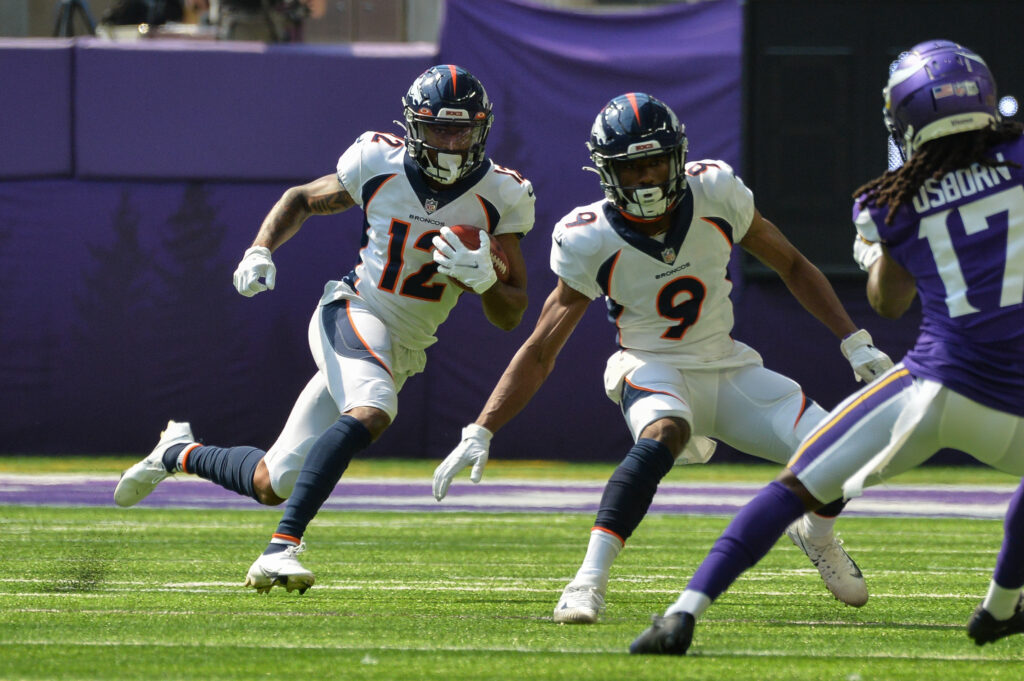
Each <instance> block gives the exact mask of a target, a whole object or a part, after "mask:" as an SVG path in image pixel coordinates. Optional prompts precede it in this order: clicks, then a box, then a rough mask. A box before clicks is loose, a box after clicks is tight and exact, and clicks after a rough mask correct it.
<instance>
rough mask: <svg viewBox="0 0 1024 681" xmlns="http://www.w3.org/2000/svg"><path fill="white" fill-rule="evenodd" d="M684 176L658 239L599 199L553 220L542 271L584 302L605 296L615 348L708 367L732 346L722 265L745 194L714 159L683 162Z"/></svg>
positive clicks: (746, 221)
mask: <svg viewBox="0 0 1024 681" xmlns="http://www.w3.org/2000/svg"><path fill="white" fill-rule="evenodd" d="M686 174H687V177H686V180H687V184H688V185H689V190H688V191H687V192H686V193H685V195H684V196H683V198H682V199H681V200H680V202H679V205H678V206H677V208H676V209H675V212H674V215H675V217H674V221H673V223H672V226H671V227H670V228H669V229H668V231H667V232H665V233H664V234H663V235H662V236H664V241H661V240H658V239H654V238H651V237H647V236H645V235H643V234H641V233H640V232H637V231H636V230H634V229H633V228H632V227H631V226H630V222H629V220H628V219H627V218H625V217H624V216H623V215H622V214H621V213H620V212H619V211H618V210H617V209H616V208H615V207H614V206H613V205H612V204H610V203H608V202H607V201H598V202H595V203H592V204H590V205H588V206H582V207H579V208H577V209H575V210H574V211H572V212H571V213H569V214H568V215H567V216H565V217H564V218H562V220H561V221H559V223H558V224H557V225H556V226H555V230H554V232H553V234H552V239H553V242H554V243H553V244H552V247H551V269H552V270H554V272H555V274H557V275H558V276H559V277H560V278H561V279H563V280H564V281H565V282H566V283H567V284H569V286H571V287H572V288H574V289H576V290H577V291H579V292H580V293H582V294H584V295H586V296H587V297H589V298H590V299H591V300H593V299H595V298H598V297H600V296H604V297H605V298H606V299H607V303H608V314H609V320H610V321H612V322H613V323H614V324H615V325H616V326H617V327H618V338H617V341H618V344H619V347H621V348H623V349H627V350H638V351H646V352H657V353H665V354H671V355H672V360H671V361H672V364H673V365H675V366H708V365H711V364H714V363H715V362H718V361H719V360H723V359H725V358H727V357H730V356H732V355H734V353H735V351H736V347H735V345H734V343H733V340H732V338H730V336H729V333H730V332H731V331H732V326H733V311H732V302H731V301H730V300H729V292H730V291H731V290H732V283H731V282H730V281H729V279H728V272H727V267H728V265H729V258H730V256H731V254H732V248H733V245H734V244H735V243H736V242H738V241H740V240H741V239H742V238H743V237H744V235H745V234H746V232H747V229H749V227H750V222H751V220H753V217H754V197H753V194H752V193H751V191H750V190H749V189H747V187H746V186H745V185H744V184H743V181H742V180H740V179H739V178H738V177H736V176H735V175H734V174H733V172H732V168H730V167H729V166H728V165H727V164H726V163H723V162H722V161H698V162H694V163H688V164H686Z"/></svg>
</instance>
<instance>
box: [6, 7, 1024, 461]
mask: <svg viewBox="0 0 1024 681" xmlns="http://www.w3.org/2000/svg"><path fill="white" fill-rule="evenodd" d="M112 2H113V0H87V2H86V4H88V5H89V6H90V8H91V11H92V14H93V15H94V16H95V17H97V18H98V17H99V16H100V15H101V14H102V13H103V12H104V11H105V10H106V9H107V8H108V7H109V6H110V5H111V4H112ZM60 8H61V2H56V3H55V2H54V0H4V1H3V2H2V3H0V93H2V96H0V291H3V293H4V300H3V304H2V305H0V349H2V352H0V396H2V399H0V401H2V403H3V405H4V408H3V409H0V451H3V452H6V453H26V454H53V453H118V454H123V453H138V452H145V451H148V450H149V449H150V447H152V444H153V443H154V442H155V441H156V437H157V434H158V433H159V431H160V429H161V428H162V426H163V424H164V423H165V422H166V420H167V419H168V418H174V419H177V420H189V421H191V422H192V424H193V427H194V429H195V432H196V433H197V435H198V436H199V437H201V438H203V439H205V440H206V441H208V442H210V443H214V444H241V443H248V444H253V445H257V446H263V447H266V446H268V445H269V444H270V443H271V442H272V441H273V439H274V437H275V435H276V433H277V431H278V429H279V428H280V426H281V425H282V424H283V423H284V419H285V417H286V416H287V413H288V410H289V408H290V407H291V404H292V401H293V399H294V398H295V396H296V395H297V394H298V391H299V390H300V388H301V387H302V386H303V385H304V384H305V382H306V381H307V379H308V377H309V375H310V373H311V372H312V371H313V370H314V367H313V364H312V361H311V360H310V358H309V352H308V349H307V345H306V324H307V321H308V318H309V314H310V313H311V312H312V309H313V306H314V305H315V303H316V301H317V299H318V297H319V294H320V291H321V288H322V285H323V282H324V281H326V280H328V279H330V278H337V277H339V276H341V275H343V274H344V273H345V272H347V271H348V270H349V269H350V267H351V266H352V264H353V263H354V262H355V258H356V251H357V248H358V234H359V229H360V225H361V215H360V214H359V212H358V211H350V212H349V213H346V214H344V215H342V216H338V217H333V218H314V219H312V220H311V221H310V222H308V223H307V225H306V227H305V229H304V230H303V233H302V234H301V236H300V237H298V238H297V239H296V240H294V241H292V242H291V243H289V244H288V245H287V246H286V247H285V248H283V249H282V250H281V251H280V252H279V254H278V255H276V256H275V260H276V262H277V264H278V285H277V289H276V290H275V291H273V292H272V293H269V294H265V295H262V296H259V297H257V298H254V299H252V300H246V299H243V298H241V297H239V296H238V295H237V294H236V293H235V291H234V290H233V288H232V286H231V272H232V271H233V270H234V267H235V264H236V262H237V260H238V258H239V257H240V255H241V253H242V251H243V250H244V249H245V248H246V247H247V246H248V245H249V243H250V242H251V239H252V237H253V235H254V234H255V232H256V229H257V228H258V226H259V223H260V220H261V219H262V217H263V215H264V214H265V213H266V211H267V210H268V209H269V207H270V206H271V205H272V204H273V202H274V201H275V200H276V199H277V197H278V196H279V195H280V193H281V192H282V191H283V190H284V189H285V188H286V187H288V186H290V185H292V184H296V183H299V182H304V181H307V180H309V179H312V178H314V177H318V176H320V175H323V174H326V173H329V172H330V171H331V170H332V169H333V167H334V164H335V161H336V159H337V157H338V155H339V154H340V153H341V152H342V151H343V150H344V149H345V148H346V147H347V146H348V144H350V143H351V142H352V141H353V140H354V139H355V137H356V136H357V135H358V134H360V133H361V132H363V131H364V130H369V129H376V130H384V131H395V130H396V129H397V128H396V127H395V126H394V124H393V123H392V121H393V120H395V119H397V118H399V117H400V114H401V112H400V103H399V99H400V97H401V95H402V94H404V92H405V90H406V88H407V87H408V85H409V84H410V83H411V82H412V80H413V79H414V78H415V77H416V75H418V74H419V73H420V72H421V71H422V70H423V69H425V68H426V67H428V66H430V65H432V64H435V63H441V62H454V63H458V64H460V65H462V66H464V67H466V68H468V69H469V70H470V71H472V72H473V73H474V74H476V75H477V76H478V77H480V79H481V80H482V81H483V83H484V84H485V86H486V87H487V89H488V92H489V93H490V95H491V98H492V99H493V100H494V102H495V112H496V122H495V126H494V129H493V131H492V133H491V138H490V141H489V152H490V155H491V156H492V157H493V158H494V159H495V160H496V161H497V162H498V163H500V164H502V165H505V166H508V167H511V168H515V169H517V170H519V171H521V172H522V173H523V174H524V175H526V176H527V177H528V178H529V179H531V180H532V181H533V183H534V185H535V187H536V191H537V196H538V203H537V223H536V226H535V228H534V231H533V232H532V233H531V234H530V235H529V236H528V237H527V238H526V239H525V241H524V243H523V246H524V252H525V254H526V257H527V260H528V262H529V265H530V277H531V283H530V293H531V309H530V310H528V312H527V315H526V318H525V320H524V322H523V324H522V325H521V326H520V328H519V329H516V330H515V331H514V332H512V333H508V334H503V333H501V332H498V331H497V330H496V329H493V328H492V327H490V326H489V325H487V324H486V323H485V322H484V321H483V317H482V315H481V313H480V310H479V304H478V303H476V302H475V301H474V300H472V299H470V300H467V301H464V302H463V304H462V305H460V306H459V308H458V309H456V311H455V314H454V315H453V316H452V318H451V320H450V321H449V322H448V324H446V325H445V326H443V327H442V328H441V331H440V334H439V338H440V342H439V343H438V344H437V345H436V346H435V347H434V348H432V349H431V350H430V351H429V368H428V369H427V372H426V373H425V374H422V375H420V376H418V377H415V378H414V379H412V380H410V381H409V383H408V384H407V385H406V387H405V389H404V390H403V392H402V401H401V405H400V417H399V418H398V419H397V421H396V422H395V424H394V426H393V427H392V428H391V429H390V430H389V431H388V433H386V434H385V436H384V437H383V438H382V439H381V441H380V442H379V443H378V444H377V445H376V446H375V448H374V456H385V457H402V458H409V457H430V458H439V457H442V456H443V455H445V454H446V453H447V451H448V450H449V448H450V447H451V446H452V445H453V444H454V443H455V442H456V441H457V440H458V437H459V430H460V428H461V426H462V425H463V424H464V423H466V422H467V421H469V420H472V419H473V418H474V417H475V416H476V414H477V411H478V410H479V408H480V406H481V405H482V403H483V401H484V399H485V398H486V395H487V394H488V392H489V390H490V387H491V386H492V385H493V383H494V381H495V380H496V379H497V377H498V375H499V374H500V372H501V370H502V369H503V368H504V366H505V364H506V363H507V361H508V359H509V358H510V357H511V355H512V353H513V352H514V351H515V349H516V348H517V347H518V346H519V344H520V343H521V342H522V340H523V339H524V338H525V337H526V335H528V333H529V331H530V329H531V327H532V324H533V321H534V319H535V318H536V315H537V313H538V311H539V309H540V305H541V302H542V301H543V299H544V297H545V296H546V294H547V292H548V291H549V290H550V287H551V286H552V284H553V275H552V274H551V273H550V271H549V270H548V250H549V243H550V240H549V234H550V228H551V226H552V225H553V224H554V222H555V221H556V220H557V219H558V218H559V217H560V216H561V215H563V214H564V213H565V212H567V211H568V210H570V209H571V208H572V207H574V206H576V205H579V204H581V203H586V202H589V201H592V200H594V198H596V197H597V196H598V188H597V185H596V182H595V181H594V179H593V177H592V176H591V175H589V174H587V173H583V172H581V171H580V166H582V165H584V164H586V163H587V162H588V158H587V155H586V151H585V148H584V146H583V142H584V140H585V139H586V137H587V133H588V131H589V127H590V123H591V121H592V120H593V117H594V115H595V114H596V112H597V111H598V110H599V109H600V107H601V106H602V105H603V104H604V103H605V102H606V101H607V100H608V99H610V98H611V97H613V96H615V95H617V94H620V93H622V92H626V91H631V90H640V91H647V92H650V93H652V94H654V95H655V96H658V97H660V98H662V99H664V100H665V101H667V102H668V103H669V104H670V105H671V106H672V107H673V108H674V109H675V110H676V111H677V113H679V115H680V118H681V119H682V120H683V122H684V123H685V124H686V125H687V132H688V134H689V137H690V148H691V152H690V156H689V158H690V160H698V159H701V158H716V159H722V160H725V161H726V162H728V163H730V164H732V165H733V166H734V167H736V168H737V170H738V171H739V172H740V174H741V175H742V176H743V177H744V179H745V180H746V182H747V183H748V185H749V186H751V188H752V189H753V190H754V192H755V196H756V199H757V203H758V206H759V208H760V209H761V211H762V212H763V213H764V214H765V215H766V216H767V217H768V218H769V219H771V220H773V221H775V222H776V223H777V224H779V226H780V227H781V228H782V229H783V231H784V232H785V233H787V234H788V235H789V236H790V238H791V239H792V240H793V241H794V242H795V243H796V244H797V245H798V246H799V247H800V248H801V249H803V250H804V251H805V253H807V255H808V256H809V257H810V258H811V259H812V260H813V261H815V262H816V263H817V264H818V265H819V266H820V267H821V268H822V269H823V270H824V271H825V272H826V273H827V274H829V275H830V277H831V278H832V280H833V282H834V284H835V286H836V288H837V290H838V291H839V293H840V295H841V297H842V298H843V299H844V302H845V303H846V304H847V306H848V309H849V310H850V312H851V314H852V315H853V317H854V319H855V320H856V321H857V322H858V323H860V324H862V325H864V326H865V327H866V328H868V329H869V330H870V331H871V332H872V333H873V335H874V337H875V340H876V342H877V344H878V345H879V346H880V347H882V348H883V349H884V350H886V351H887V352H889V353H890V354H891V355H892V356H893V357H894V358H897V357H899V356H902V354H903V352H904V351H905V350H906V349H907V348H908V347H909V345H910V343H911V342H912V340H913V337H914V331H915V328H916V324H917V314H918V313H917V311H916V309H912V310H911V312H910V313H909V314H908V315H907V317H906V318H905V319H904V320H900V321H898V322H887V321H884V320H881V319H879V318H876V317H875V316H874V315H873V314H872V313H871V312H870V310H869V308H868V306H867V303H866V301H865V300H864V295H863V284H864V279H863V275H862V274H861V273H860V272H859V271H858V270H856V269H855V267H854V266H853V264H852V261H851V259H850V242H851V239H852V235H853V231H852V226H851V225H850V224H849V211H850V199H849V194H850V192H851V191H852V190H853V189H854V188H855V187H857V186H859V185H860V184H861V183H862V182H863V181H865V180H867V179H869V178H871V177H874V176H876V175H878V174H880V173H881V172H882V171H883V170H885V168H886V163H887V153H886V138H885V134H884V130H883V127H882V123H881V114H880V109H881V96H880V91H881V87H882V85H883V82H884V77H885V73H886V66H887V65H888V64H889V63H890V62H891V61H892V60H893V59H894V58H895V57H896V56H897V55H898V54H899V53H900V52H901V51H902V50H903V49H905V48H906V47H909V46H911V45H913V44H915V43H917V42H919V41H921V40H924V39H928V38H948V39H952V40H957V41H959V42H962V43H964V44H965V45H968V46H970V47H971V48H972V49H975V50H976V51H978V52H979V53H981V54H982V55H983V56H985V57H986V59H987V60H988V61H989V63H990V65H991V67H992V69H993V71H994V73H996V74H997V75H998V76H999V77H1000V81H999V85H1000V90H1001V92H1002V93H1003V94H1012V95H1017V96H1018V97H1019V96H1021V95H1022V94H1024V71H1022V70H1021V69H1020V68H1019V47H1018V43H1017V42H1016V40H1017V36H1016V32H1017V31H1018V27H1019V26H1021V25H1024V3H1021V2H1019V0H973V1H972V2H970V3H965V2H962V1H960V2H952V1H945V0H937V1H931V2H929V1H925V0H887V1H883V0H878V1H873V0H850V1H845V2H839V1H837V2H832V1H828V0H822V1H814V0H750V1H748V2H741V1H739V0H706V1H704V2H655V3H646V2H645V3H641V2H636V3H623V2H619V3H609V2H600V1H598V0H590V1H585V0H559V1H553V0H547V1H540V0H530V1H528V0H447V1H446V2H445V1H443V0H390V1H389V0H374V1H370V0H366V1H358V0H337V1H334V2H328V8H327V14H326V15H325V16H324V17H323V18H322V19H317V20H308V21H307V22H306V26H305V42H304V43H302V44H297V43H289V44H270V45H268V44H263V43H254V42H228V41H216V40H211V39H209V36H208V35H198V34H197V35H194V36H192V37H191V38H188V37H181V36H180V35H179V36H177V37H168V35H167V34H161V33H160V32H159V31H153V32H151V36H153V38H152V39H142V38H138V37H137V38H138V39H134V40H126V39H119V40H109V39H102V38H95V37H89V36H84V35H82V32H83V31H81V30H80V31H78V35H77V36H75V37H71V38H52V37H49V36H50V35H51V34H52V32H53V28H54V16H55V12H56V11H57V10H59V9H60ZM79 28H81V26H79ZM732 275H733V279H734V283H735V287H736V288H735V292H734V301H735V305H736V317H737V325H736V329H735V336H736V337H737V338H739V339H742V340H744V341H747V342H749V343H751V344H752V345H753V346H754V347H756V348H757V349H758V350H760V351H761V353H762V355H763V356H764V358H765V361H766V364H767V365H768V366H770V367H772V368H775V369H777V370H779V371H781V372H783V373H785V374H788V375H790V376H792V377H794V378H795V379H797V380H799V381H800V382H801V383H802V384H803V386H804V388H805V390H806V392H807V393H808V395H809V396H811V397H812V398H814V399H816V400H817V401H819V402H820V403H821V404H822V405H823V406H824V407H826V408H830V407H832V406H833V405H834V404H835V403H836V402H837V401H838V400H839V399H840V397H842V396H843V395H845V394H847V393H848V392H850V391H851V390H852V389H853V388H854V387H855V384H854V381H853V377H852V373H851V371H850V370H849V367H848V365H847V364H846V362H845V361H844V360H843V359H842V357H841V355H840V354H839V351H838V343H837V342H836V341H835V339H833V338H832V337H831V336H830V335H829V333H828V332H827V331H826V330H825V329H824V328H821V327H819V325H818V324H817V323H816V322H815V321H814V320H813V319H811V318H810V317H809V316H808V315H807V314H806V313H804V312H803V311H802V310H801V309H800V308H799V307H798V305H797V304H796V303H795V301H793V300H792V299H791V298H790V297H789V295H788V293H787V292H786V291H785V289H784V287H783V286H782V285H781V284H780V283H779V282H778V281H777V280H776V279H775V278H773V277H772V276H766V273H765V272H764V271H763V270H762V269H760V268H759V267H758V266H756V264H754V263H750V262H747V261H746V260H744V259H742V258H737V260H736V261H735V263H734V266H733V272H732ZM613 343H614V334H613V329H612V327H611V326H610V325H609V324H608V323H607V322H606V320H605V318H604V310H603V306H602V305H600V304H595V305H593V306H592V309H591V310H590V311H589V313H588V315H587V317H586V318H585V319H584V321H583V323H582V325H581V328H580V329H579V330H578V331H577V333H576V334H575V336H574V338H573V339H572V340H571V341H570V344H569V346H568V347H567V348H566V350H565V352H564V353H563V355H562V357H561V358H560V360H559V366H558V368H557V369H556V372H555V374H554V375H553V376H552V378H551V380H550V381H549V382H548V384H547V385H546V386H545V387H544V389H543V390H542V391H541V393H540V394H539V395H538V396H537V398H536V399H535V400H534V402H533V403H532V404H531V405H530V406H529V407H528V408H527V409H526V410H525V411H524V412H523V413H522V414H521V415H520V417H519V418H518V419H517V420H515V421H513V422H512V423H511V424H510V425H509V426H508V427H506V429H505V430H503V431H502V435H501V436H500V437H498V438H496V440H495V444H494V447H493V449H492V452H493V456H494V457H496V458H507V459H538V458H551V459H565V460H575V461H612V460H617V459H618V458H619V457H620V456H621V454H622V452H624V451H625V449H626V448H627V447H628V438H629V436H628V433H627V430H626V428H625V426H624V424H623V423H622V422H621V418H620V416H619V415H618V413H617V410H616V409H615V407H614V405H612V404H611V403H610V402H609V401H608V400H607V399H606V398H605V397H604V395H603V391H602V387H601V380H600V379H601V372H602V370H603V366H604V360H605V358H606V357H607V355H608V354H609V353H610V352H611V351H612V349H613ZM718 456H719V457H720V458H722V459H726V460H741V459H743V458H744V457H743V455H741V454H739V453H736V452H733V451H731V450H729V448H727V447H722V448H721V450H720V453H719V454H718ZM961 458H963V457H962V456H961V455H959V454H958V453H956V452H945V453H943V454H942V455H940V456H939V457H938V460H940V461H942V462H944V463H948V462H958V461H960V460H961Z"/></svg>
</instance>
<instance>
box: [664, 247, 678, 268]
mask: <svg viewBox="0 0 1024 681" xmlns="http://www.w3.org/2000/svg"><path fill="white" fill-rule="evenodd" d="M661 259H662V260H664V261H665V262H667V263H668V264H669V265H671V264H672V263H674V262H675V261H676V249H674V248H666V249H665V250H663V251H662V252H661Z"/></svg>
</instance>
